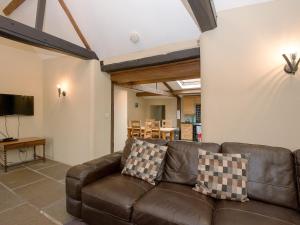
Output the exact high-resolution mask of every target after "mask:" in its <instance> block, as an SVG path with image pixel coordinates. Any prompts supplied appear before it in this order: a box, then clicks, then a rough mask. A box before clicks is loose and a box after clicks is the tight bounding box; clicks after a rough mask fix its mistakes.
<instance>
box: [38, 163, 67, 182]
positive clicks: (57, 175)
mask: <svg viewBox="0 0 300 225" xmlns="http://www.w3.org/2000/svg"><path fill="white" fill-rule="evenodd" d="M69 168H70V166H67V165H65V164H61V163H60V164H58V165H55V166H51V167H48V168H45V169H40V170H38V171H39V172H40V173H42V174H45V175H46V176H49V177H52V178H54V179H56V180H63V179H65V177H66V173H67V171H68V169H69Z"/></svg>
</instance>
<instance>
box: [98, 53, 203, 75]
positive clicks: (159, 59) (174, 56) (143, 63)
mask: <svg viewBox="0 0 300 225" xmlns="http://www.w3.org/2000/svg"><path fill="white" fill-rule="evenodd" d="M198 58H200V48H191V49H185V50H180V51H174V52H170V53H167V54H161V55H156V56H151V57H146V58H141V59H135V60H130V61H125V62H120V63H113V64H107V65H106V64H104V62H103V61H101V62H100V63H101V70H102V71H103V72H107V73H114V72H119V71H125V70H132V69H137V68H145V67H151V66H158V65H164V64H169V63H174V62H180V61H184V60H189V59H198Z"/></svg>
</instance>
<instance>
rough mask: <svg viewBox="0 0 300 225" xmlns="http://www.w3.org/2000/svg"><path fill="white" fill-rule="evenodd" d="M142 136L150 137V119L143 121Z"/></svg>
mask: <svg viewBox="0 0 300 225" xmlns="http://www.w3.org/2000/svg"><path fill="white" fill-rule="evenodd" d="M144 138H152V121H146V122H145V130H144Z"/></svg>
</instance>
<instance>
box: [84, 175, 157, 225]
mask: <svg viewBox="0 0 300 225" xmlns="http://www.w3.org/2000/svg"><path fill="white" fill-rule="evenodd" d="M151 188H153V185H151V184H149V183H148V182H146V181H143V180H140V179H137V178H134V177H129V176H125V175H121V174H119V173H117V174H113V175H111V176H108V177H105V178H102V179H100V180H98V181H97V182H95V183H92V184H89V185H87V186H85V187H84V188H83V190H82V202H83V204H85V205H87V206H89V207H91V208H94V209H96V210H98V211H102V212H105V213H107V214H110V215H112V216H114V217H117V218H119V219H122V220H125V221H130V220H131V215H132V209H133V205H134V204H135V203H136V201H137V200H138V199H140V198H141V197H142V196H143V195H144V194H145V193H146V192H148V191H149V190H150V189H151Z"/></svg>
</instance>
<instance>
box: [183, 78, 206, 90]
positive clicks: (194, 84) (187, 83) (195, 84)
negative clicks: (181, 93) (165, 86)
mask: <svg viewBox="0 0 300 225" xmlns="http://www.w3.org/2000/svg"><path fill="white" fill-rule="evenodd" d="M177 83H178V85H179V86H180V87H181V88H182V89H191V88H201V83H200V79H191V80H178V81H177Z"/></svg>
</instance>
